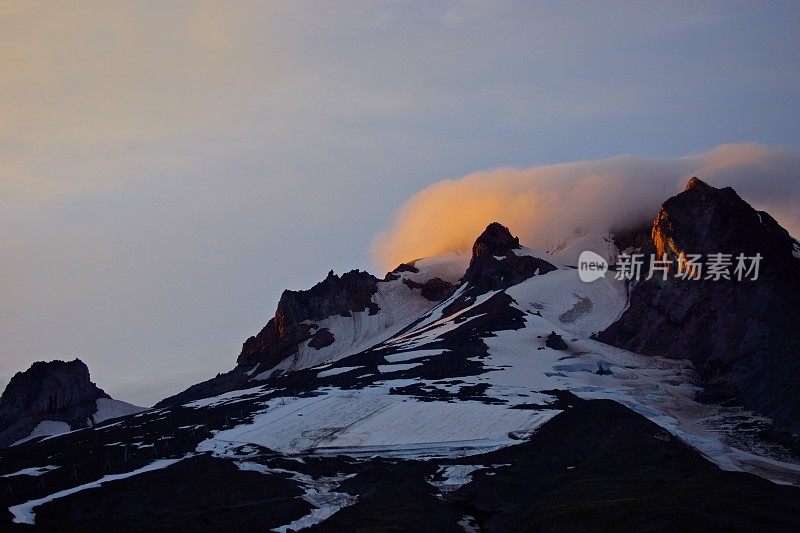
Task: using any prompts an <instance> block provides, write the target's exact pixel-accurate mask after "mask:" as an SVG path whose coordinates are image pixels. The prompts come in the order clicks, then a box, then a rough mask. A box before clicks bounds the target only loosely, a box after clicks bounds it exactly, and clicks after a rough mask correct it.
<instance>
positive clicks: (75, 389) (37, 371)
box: [0, 359, 109, 447]
mask: <svg viewBox="0 0 800 533" xmlns="http://www.w3.org/2000/svg"><path fill="white" fill-rule="evenodd" d="M99 398H109V396H108V394H106V393H105V392H103V390H102V389H100V388H99V387H97V385H95V384H94V383H92V382H91V380H90V379H89V368H88V367H87V366H86V365H85V364H84V363H83V361H81V360H79V359H75V360H74V361H69V362H64V361H50V362H41V361H40V362H36V363H33V365H31V367H30V368H29V369H28V370H26V371H25V372H18V373H17V374H15V375H14V377H12V378H11V381H10V382H9V383H8V386H7V387H6V390H5V391H4V392H3V395H2V396H0V447H2V446H6V445H8V444H10V443H12V442H14V441H16V440H18V439H19V438H23V437H25V436H27V434H28V433H30V431H31V430H32V429H33V427H34V426H35V425H36V423H38V422H39V421H41V420H44V419H48V420H59V421H65V422H68V423H71V425H72V424H74V423H77V424H79V425H84V424H85V423H86V422H85V420H86V416H87V415H90V414H92V413H94V412H95V411H96V410H97V407H96V404H95V403H94V402H95V400H97V399H99Z"/></svg>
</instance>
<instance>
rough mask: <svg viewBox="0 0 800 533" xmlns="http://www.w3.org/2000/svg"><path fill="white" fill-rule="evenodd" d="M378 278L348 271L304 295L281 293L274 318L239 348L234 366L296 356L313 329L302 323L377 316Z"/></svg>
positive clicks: (289, 292) (330, 274) (297, 292)
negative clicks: (365, 313) (357, 315)
mask: <svg viewBox="0 0 800 533" xmlns="http://www.w3.org/2000/svg"><path fill="white" fill-rule="evenodd" d="M378 281H379V280H378V278H376V277H375V276H373V275H372V274H369V273H368V272H361V271H359V270H351V271H350V272H346V273H345V274H342V276H341V277H340V276H337V275H336V274H334V273H333V271H330V272H329V273H328V276H327V277H326V278H325V279H324V280H323V281H321V282H319V283H317V284H316V285H314V286H313V287H312V288H310V289H308V290H305V291H289V290H287V291H283V294H282V295H281V298H280V301H279V302H278V309H277V310H276V311H275V317H274V318H272V319H270V320H269V322H267V325H266V326H264V328H263V329H262V330H261V331H260V332H259V334H258V335H256V336H254V337H250V338H249V339H247V340H246V341H245V343H244V346H242V353H241V354H240V355H239V358H238V359H237V361H236V362H237V364H238V365H240V366H241V365H254V364H256V363H267V365H271V366H274V365H275V364H277V363H279V362H280V361H282V360H283V359H285V358H286V357H288V356H290V355H292V354H293V353H295V352H297V347H298V345H299V344H300V343H301V342H305V341H307V340H309V339H310V338H311V337H312V335H313V331H314V328H313V327H312V326H310V325H309V324H303V323H302V322H304V321H312V322H313V321H316V320H322V319H323V318H326V317H328V316H332V315H342V316H350V314H351V313H352V312H358V311H364V310H369V313H370V314H375V313H377V312H378V310H379V309H378V306H377V305H376V304H375V303H374V302H373V301H372V295H373V294H375V292H376V291H377V290H378ZM329 344H330V343H329Z"/></svg>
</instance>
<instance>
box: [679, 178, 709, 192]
mask: <svg viewBox="0 0 800 533" xmlns="http://www.w3.org/2000/svg"><path fill="white" fill-rule="evenodd" d="M695 188H697V189H710V188H711V186H710V185H709V184H708V183H706V182H705V181H703V180H701V179H700V178H698V177H697V176H692V177H691V178H689V181H687V182H686V186H685V187H684V188H683V190H684V191H688V190H690V189H695Z"/></svg>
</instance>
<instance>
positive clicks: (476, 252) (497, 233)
mask: <svg viewBox="0 0 800 533" xmlns="http://www.w3.org/2000/svg"><path fill="white" fill-rule="evenodd" d="M519 247H520V245H519V237H514V236H513V235H512V234H511V231H510V230H509V229H508V228H507V227H506V226H503V225H502V224H500V223H499V222H492V223H491V224H489V225H488V226H486V229H485V230H483V233H481V234H480V235H479V236H478V238H477V239H476V240H475V244H473V245H472V259H473V261H474V260H475V258H476V257H478V256H480V255H485V254H491V255H506V254H507V253H508V252H509V251H510V250H513V249H515V248H519Z"/></svg>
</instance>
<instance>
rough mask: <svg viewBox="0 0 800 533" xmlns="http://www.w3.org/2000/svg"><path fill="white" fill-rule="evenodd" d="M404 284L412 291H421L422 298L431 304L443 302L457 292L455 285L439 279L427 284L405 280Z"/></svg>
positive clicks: (429, 281)
mask: <svg viewBox="0 0 800 533" xmlns="http://www.w3.org/2000/svg"><path fill="white" fill-rule="evenodd" d="M403 283H404V284H405V285H406V286H407V287H410V288H412V289H420V294H421V295H422V297H423V298H425V299H426V300H430V301H431V302H441V301H442V300H444V299H445V298H448V297H449V296H450V295H451V294H453V292H455V290H456V286H455V285H453V284H452V283H448V282H446V281H444V280H443V279H439V278H433V279H429V280H428V281H426V282H425V283H417V282H416V281H412V280H410V279H404V280H403Z"/></svg>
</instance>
